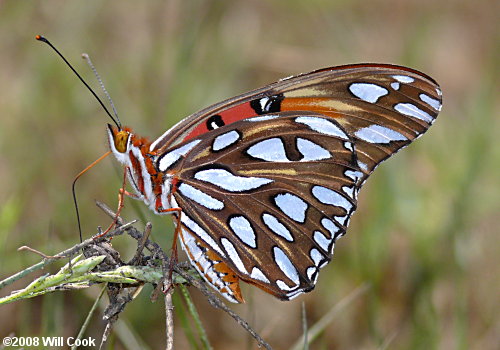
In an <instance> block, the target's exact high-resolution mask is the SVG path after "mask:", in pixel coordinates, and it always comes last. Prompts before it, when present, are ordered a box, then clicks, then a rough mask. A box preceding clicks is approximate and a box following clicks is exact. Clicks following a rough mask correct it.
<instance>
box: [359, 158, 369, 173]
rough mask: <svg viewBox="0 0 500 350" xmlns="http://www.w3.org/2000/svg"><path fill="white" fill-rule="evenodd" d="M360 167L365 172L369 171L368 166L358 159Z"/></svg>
mask: <svg viewBox="0 0 500 350" xmlns="http://www.w3.org/2000/svg"><path fill="white" fill-rule="evenodd" d="M358 166H359V167H360V168H361V169H363V170H364V171H368V165H366V163H363V162H362V161H360V160H359V159H358Z"/></svg>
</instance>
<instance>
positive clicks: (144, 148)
mask: <svg viewBox="0 0 500 350" xmlns="http://www.w3.org/2000/svg"><path fill="white" fill-rule="evenodd" d="M108 139H109V146H110V148H111V151H112V152H113V154H114V155H115V157H116V159H117V160H118V161H119V162H120V163H121V164H123V166H124V167H125V171H126V174H127V178H128V181H129V183H130V185H131V186H132V187H133V188H134V191H135V194H136V196H137V199H142V200H143V201H144V203H146V204H147V205H148V207H149V208H150V209H151V210H153V211H154V212H155V213H156V214H163V213H164V210H165V209H168V208H170V207H171V204H170V200H169V196H170V193H171V185H172V175H171V174H168V173H165V172H161V171H158V170H157V168H156V165H155V164H156V159H157V158H158V156H157V154H156V153H155V152H154V151H151V150H150V145H151V142H149V141H148V140H147V139H145V138H141V137H139V136H137V135H135V134H134V133H133V132H132V130H131V129H130V128H123V129H121V130H118V129H116V128H113V127H112V126H110V125H108Z"/></svg>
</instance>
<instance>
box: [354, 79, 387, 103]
mask: <svg viewBox="0 0 500 350" xmlns="http://www.w3.org/2000/svg"><path fill="white" fill-rule="evenodd" d="M349 91H351V92H352V94H353V95H354V96H356V97H357V98H360V99H362V100H363V101H366V102H369V103H375V102H377V101H378V99H379V98H381V97H382V96H385V95H387V94H388V93H389V91H388V90H387V89H386V88H383V87H382V86H378V85H376V84H369V83H352V84H351V85H349Z"/></svg>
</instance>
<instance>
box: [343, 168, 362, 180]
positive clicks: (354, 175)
mask: <svg viewBox="0 0 500 350" xmlns="http://www.w3.org/2000/svg"><path fill="white" fill-rule="evenodd" d="M344 174H345V176H347V177H348V178H350V179H352V180H354V182H357V181H358V180H359V179H360V178H361V177H362V176H363V173H362V172H361V171H357V170H346V171H344Z"/></svg>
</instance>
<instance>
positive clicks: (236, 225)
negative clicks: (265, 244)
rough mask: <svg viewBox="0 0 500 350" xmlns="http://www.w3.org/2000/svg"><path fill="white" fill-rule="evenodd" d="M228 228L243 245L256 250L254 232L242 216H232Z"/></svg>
mask: <svg viewBox="0 0 500 350" xmlns="http://www.w3.org/2000/svg"><path fill="white" fill-rule="evenodd" d="M229 226H230V227H231V230H233V232H234V234H235V235H236V236H237V237H238V238H239V239H240V240H241V241H242V242H243V243H245V244H246V245H247V246H249V247H251V248H257V242H256V237H255V232H254V231H253V228H252V225H250V221H248V220H247V218H245V217H244V216H233V217H232V218H231V219H229Z"/></svg>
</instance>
